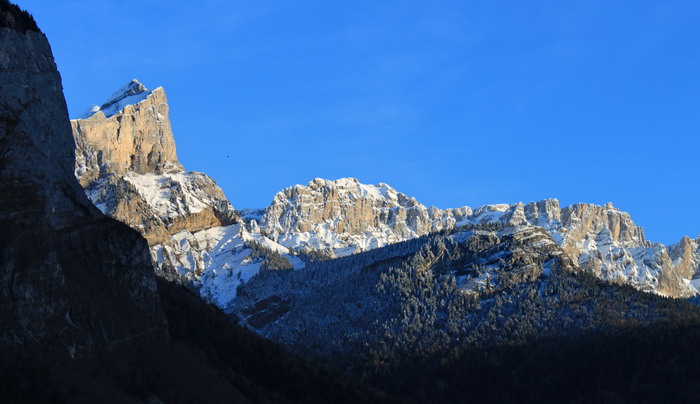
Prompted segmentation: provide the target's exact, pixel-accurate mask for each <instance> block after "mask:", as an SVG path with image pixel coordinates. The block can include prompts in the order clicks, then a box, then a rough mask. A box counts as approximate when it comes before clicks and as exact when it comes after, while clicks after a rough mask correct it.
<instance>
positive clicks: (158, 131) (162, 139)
mask: <svg viewBox="0 0 700 404" xmlns="http://www.w3.org/2000/svg"><path fill="white" fill-rule="evenodd" d="M71 125H72V127H73V133H74V134H75V141H76V147H77V149H76V157H77V158H76V176H77V177H78V178H79V180H80V183H81V185H83V186H86V185H88V184H90V183H91V182H92V181H95V180H96V179H97V178H98V177H99V175H100V173H104V172H110V173H115V174H125V173H126V172H134V173H137V174H146V173H156V174H162V173H163V172H165V171H172V170H174V169H175V170H177V169H180V170H182V166H181V165H180V163H179V162H178V161H177V153H176V151H175V140H174V139H173V135H172V129H171V128H170V119H169V117H168V100H167V98H166V96H165V91H164V90H163V88H162V87H158V88H156V89H155V90H153V91H148V90H147V89H146V88H145V87H144V86H143V85H142V84H141V83H139V82H138V81H136V80H132V81H131V82H129V83H128V84H127V85H125V86H124V87H122V88H121V89H120V90H118V91H117V92H116V93H114V94H113V95H112V97H110V99H109V100H107V101H106V102H105V103H104V104H102V107H100V108H99V109H97V110H91V113H90V115H89V116H87V117H86V118H84V119H76V120H73V121H71Z"/></svg>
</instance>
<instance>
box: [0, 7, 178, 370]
mask: <svg viewBox="0 0 700 404" xmlns="http://www.w3.org/2000/svg"><path fill="white" fill-rule="evenodd" d="M0 17H1V18H0V20H1V21H0V22H2V24H0V232H1V234H0V339H2V340H4V341H8V342H12V343H18V344H34V343H36V344H38V346H39V347H41V349H44V348H46V349H54V350H60V349H64V350H65V351H64V352H66V353H67V354H70V355H73V356H75V355H82V354H83V353H86V352H89V351H91V350H92V349H93V348H97V347H115V346H127V345H128V344H130V343H131V342H135V341H138V340H143V339H146V340H153V341H165V340H166V339H167V327H166V324H165V318H164V316H163V313H162V309H161V306H160V303H159V301H158V297H157V293H156V284H155V279H154V274H153V268H152V266H151V264H150V260H149V254H148V248H147V245H146V243H145V241H144V240H143V239H142V238H141V237H140V236H139V235H138V233H136V232H135V231H133V230H132V229H129V228H128V227H127V226H125V225H123V224H121V223H119V222H117V221H115V220H112V219H110V218H108V217H106V216H104V215H103V214H101V213H100V212H99V211H98V210H97V209H95V208H94V206H93V205H92V204H91V203H90V201H89V200H88V199H87V198H86V197H85V195H84V193H83V192H82V188H81V187H80V185H79V183H78V181H77V180H76V178H75V177H74V175H73V169H74V156H75V143H74V141H73V138H72V136H71V127H70V122H69V120H68V112H67V108H66V104H65V100H64V98H63V94H62V86H61V78H60V76H59V73H58V71H57V70H56V65H55V63H54V59H53V56H52V53H51V48H50V46H49V44H48V41H47V40H46V37H45V36H44V35H43V34H42V33H41V32H39V31H38V30H36V29H32V28H31V27H29V29H25V30H21V29H14V28H12V27H13V25H12V24H5V23H6V22H7V20H6V17H7V16H6V15H3V16H0Z"/></svg>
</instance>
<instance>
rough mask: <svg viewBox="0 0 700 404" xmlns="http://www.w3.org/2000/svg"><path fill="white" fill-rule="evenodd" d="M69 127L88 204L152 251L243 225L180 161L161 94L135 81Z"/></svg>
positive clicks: (217, 191)
mask: <svg viewBox="0 0 700 404" xmlns="http://www.w3.org/2000/svg"><path fill="white" fill-rule="evenodd" d="M71 124H72V128H73V136H74V138H75V142H76V154H77V158H76V163H75V175H76V177H77V178H78V179H79V181H80V183H81V185H83V187H85V190H86V193H87V195H88V197H89V198H90V200H92V202H93V203H94V204H95V205H96V206H97V207H99V208H100V210H102V212H104V213H105V214H108V215H110V216H112V217H114V218H116V219H118V220H119V221H122V222H124V223H126V224H128V225H129V226H131V227H133V228H135V229H137V230H138V231H139V232H140V233H141V234H142V235H143V236H144V237H145V238H146V239H147V240H148V243H149V245H151V246H154V245H157V244H162V243H167V242H169V240H170V236H171V235H174V234H176V233H178V232H180V231H189V232H196V231H199V230H204V229H208V228H211V227H214V226H221V225H229V224H233V223H236V222H237V221H238V216H237V214H236V212H235V210H234V209H233V207H232V206H231V204H230V203H229V202H228V200H227V199H226V197H225V196H224V193H223V191H222V190H221V188H219V187H218V186H217V185H216V183H215V182H214V181H213V180H212V179H211V178H209V177H208V176H206V175H205V174H202V173H196V172H185V171H184V168H183V167H182V165H181V164H180V163H179V162H178V159H177V154H176V151H175V140H174V138H173V133H172V129H171V127H170V120H169V117H168V103H167V98H166V96H165V91H164V90H163V88H162V87H158V88H156V89H155V90H148V89H146V88H145V87H144V86H143V85H142V84H141V83H139V82H138V81H136V80H132V81H131V82H129V83H127V84H126V85H125V86H124V87H122V88H121V89H119V90H118V91H117V92H115V93H114V94H113V95H112V96H111V97H110V98H109V99H108V100H107V101H106V102H104V103H103V104H102V106H100V107H98V106H94V107H93V108H91V109H90V110H89V111H88V113H86V114H85V115H84V116H83V118H81V119H76V120H73V121H71Z"/></svg>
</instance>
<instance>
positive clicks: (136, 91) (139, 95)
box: [79, 79, 158, 119]
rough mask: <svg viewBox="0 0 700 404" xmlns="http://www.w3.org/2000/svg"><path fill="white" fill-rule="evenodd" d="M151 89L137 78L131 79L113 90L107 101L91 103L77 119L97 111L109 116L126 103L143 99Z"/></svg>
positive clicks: (120, 109) (118, 110)
mask: <svg viewBox="0 0 700 404" xmlns="http://www.w3.org/2000/svg"><path fill="white" fill-rule="evenodd" d="M156 90H158V89H156ZM153 91H155V90H153ZM153 91H151V90H149V89H147V88H146V87H144V85H143V84H141V83H139V81H138V80H136V79H133V80H131V81H130V82H128V83H126V84H125V85H124V86H122V87H121V88H120V89H119V90H117V91H115V92H114V94H112V95H111V96H110V97H109V98H108V99H107V101H105V102H103V103H102V106H97V105H93V106H92V107H90V109H88V110H87V111H86V112H85V113H84V114H82V115H81V116H80V117H79V119H87V118H89V117H91V116H93V115H95V114H96V113H98V112H102V114H103V115H104V116H105V117H107V118H110V117H112V116H114V115H115V114H117V113H119V112H121V111H122V110H123V109H124V107H126V106H127V105H134V104H138V103H139V102H141V101H143V100H145V99H146V98H148V96H149V95H150V94H151V93H152V92H153Z"/></svg>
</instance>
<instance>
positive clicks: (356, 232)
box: [251, 178, 700, 296]
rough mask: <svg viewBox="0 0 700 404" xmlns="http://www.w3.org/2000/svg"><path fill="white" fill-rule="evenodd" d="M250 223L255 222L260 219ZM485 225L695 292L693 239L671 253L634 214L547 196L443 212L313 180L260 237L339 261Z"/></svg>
mask: <svg viewBox="0 0 700 404" xmlns="http://www.w3.org/2000/svg"><path fill="white" fill-rule="evenodd" d="M251 222H252V223H253V224H254V225H255V226H257V225H258V223H257V221H256V220H255V219H252V220H251ZM485 223H496V224H507V225H517V226H538V227H542V228H543V229H545V230H547V231H548V232H549V233H550V234H551V235H552V237H553V238H554V240H556V242H557V243H558V244H559V245H560V246H561V247H562V249H563V250H564V251H565V252H566V253H567V254H568V255H569V256H570V257H571V258H572V259H573V261H574V263H575V264H576V265H577V267H578V268H579V270H581V271H586V272H590V273H592V274H594V275H596V276H597V277H599V278H600V279H603V280H606V281H610V282H617V283H626V284H631V285H633V286H635V287H637V288H639V289H642V290H646V291H653V292H657V293H661V294H664V295H668V296H691V295H694V294H696V293H697V289H696V288H695V287H693V286H692V282H691V280H692V278H693V277H694V276H695V274H696V273H697V272H698V265H699V262H700V260H698V259H697V258H693V257H697V248H695V249H693V246H694V244H692V242H693V240H690V239H687V240H686V239H684V241H682V242H681V243H680V244H679V245H677V246H673V247H672V248H671V250H669V248H667V247H665V246H663V245H661V244H658V243H652V242H649V241H648V240H646V238H645V236H644V231H643V229H642V228H641V227H639V226H637V225H636V224H635V223H634V222H633V221H632V219H631V217H630V215H629V214H627V213H625V212H622V211H620V210H619V209H617V208H615V207H614V206H613V205H612V204H611V203H608V204H606V205H604V206H600V205H594V204H586V203H579V204H575V205H571V206H567V207H564V208H562V207H560V205H559V201H557V200H556V199H547V200H543V201H539V202H531V203H527V204H524V203H521V202H519V203H515V204H510V205H509V204H497V205H485V206H482V207H479V208H476V209H472V208H469V207H462V208H459V209H444V210H442V209H437V208H434V207H426V206H424V205H422V204H420V203H419V202H418V201H416V200H415V199H414V198H411V197H408V196H406V195H405V194H402V193H400V192H398V191H396V190H395V189H393V188H391V187H390V186H388V185H386V184H378V185H365V184H362V183H360V182H359V181H357V180H356V179H353V178H344V179H340V180H336V181H329V180H323V179H314V180H313V181H311V182H309V184H307V185H306V186H302V185H296V186H294V187H290V188H287V189H285V190H283V191H281V192H279V193H278V194H277V195H276V196H275V198H274V200H273V201H272V203H271V204H270V206H268V207H267V208H266V209H265V211H264V213H263V214H262V215H261V218H260V223H259V226H260V229H261V231H262V233H263V234H265V235H266V236H268V237H269V238H270V239H272V240H274V241H275V242H277V243H279V244H281V245H283V246H285V247H287V248H289V249H291V250H297V251H305V250H321V251H325V252H326V253H327V255H328V256H332V257H339V256H346V255H348V254H353V253H356V252H359V251H366V250H369V249H373V248H377V247H382V246H385V245H388V244H391V243H395V242H399V241H404V240H408V239H412V238H415V237H419V236H422V235H425V234H428V233H432V232H436V231H440V230H443V229H450V228H453V227H459V226H464V225H473V224H485ZM691 251H694V252H692V253H691ZM693 254H696V255H693Z"/></svg>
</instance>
